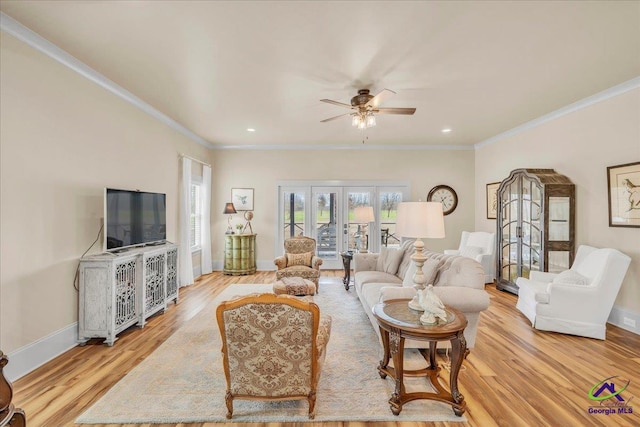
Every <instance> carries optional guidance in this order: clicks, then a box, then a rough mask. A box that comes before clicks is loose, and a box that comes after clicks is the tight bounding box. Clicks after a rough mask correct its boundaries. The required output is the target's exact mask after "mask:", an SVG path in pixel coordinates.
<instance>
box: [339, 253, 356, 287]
mask: <svg viewBox="0 0 640 427" xmlns="http://www.w3.org/2000/svg"><path fill="white" fill-rule="evenodd" d="M340 256H341V257H342V266H343V267H344V278H343V279H342V284H343V285H344V289H345V290H347V291H348V290H349V283H350V282H351V260H352V259H353V252H352V251H346V252H340Z"/></svg>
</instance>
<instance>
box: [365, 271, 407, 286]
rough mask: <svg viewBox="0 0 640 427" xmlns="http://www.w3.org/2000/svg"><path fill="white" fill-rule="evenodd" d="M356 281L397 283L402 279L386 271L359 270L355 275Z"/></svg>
mask: <svg viewBox="0 0 640 427" xmlns="http://www.w3.org/2000/svg"><path fill="white" fill-rule="evenodd" d="M355 280H356V283H358V284H360V285H365V284H367V283H374V282H380V283H397V284H400V283H402V281H401V280H400V279H399V278H398V277H397V276H395V275H393V274H389V273H385V272H384V271H358V272H357V273H356V276H355Z"/></svg>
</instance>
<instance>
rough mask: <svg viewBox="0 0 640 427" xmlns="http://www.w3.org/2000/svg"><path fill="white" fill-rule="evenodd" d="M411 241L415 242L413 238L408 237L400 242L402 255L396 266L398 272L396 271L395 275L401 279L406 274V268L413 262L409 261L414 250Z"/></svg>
mask: <svg viewBox="0 0 640 427" xmlns="http://www.w3.org/2000/svg"><path fill="white" fill-rule="evenodd" d="M413 242H415V239H408V240H403V241H402V243H401V244H400V247H401V248H402V250H404V256H403V257H402V261H401V262H400V265H399V266H398V272H397V273H396V275H397V276H398V277H399V278H401V279H404V277H405V276H406V275H407V270H409V267H410V266H411V264H412V263H413V261H411V255H413V253H414V252H415V251H416V250H415V248H414V247H413Z"/></svg>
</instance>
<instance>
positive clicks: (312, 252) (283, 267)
mask: <svg viewBox="0 0 640 427" xmlns="http://www.w3.org/2000/svg"><path fill="white" fill-rule="evenodd" d="M284 252H285V254H284V255H283V256H280V257H278V258H276V259H275V260H274V263H275V265H276V266H277V267H278V270H277V271H276V279H278V280H280V279H282V278H283V277H302V278H303V279H307V280H311V281H312V282H313V283H315V285H316V292H318V291H319V288H318V280H319V279H320V266H321V265H322V258H320V257H318V256H316V241H315V239H312V238H311V237H305V236H295V237H291V238H289V239H287V240H285V241H284Z"/></svg>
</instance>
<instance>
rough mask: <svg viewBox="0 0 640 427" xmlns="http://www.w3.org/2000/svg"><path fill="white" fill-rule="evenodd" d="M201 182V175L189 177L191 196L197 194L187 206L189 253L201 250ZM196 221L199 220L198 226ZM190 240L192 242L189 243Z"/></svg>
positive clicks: (202, 189)
mask: <svg viewBox="0 0 640 427" xmlns="http://www.w3.org/2000/svg"><path fill="white" fill-rule="evenodd" d="M202 184H203V181H202V177H201V176H198V175H194V176H192V177H191V189H190V192H191V197H192V198H193V197H194V195H197V199H196V200H195V201H192V203H191V206H190V207H189V243H190V248H189V249H191V253H195V252H200V251H201V250H202V221H203V218H202V211H203V209H202V207H203V206H202V203H203V201H202V193H203V191H204V188H203V187H202ZM194 190H195V191H194ZM194 209H195V212H194ZM193 219H195V222H194V223H193V224H194V225H193V226H192V225H191V224H192V220H193ZM197 222H199V226H198V224H197ZM192 241H193V242H194V244H191V242H192Z"/></svg>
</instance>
